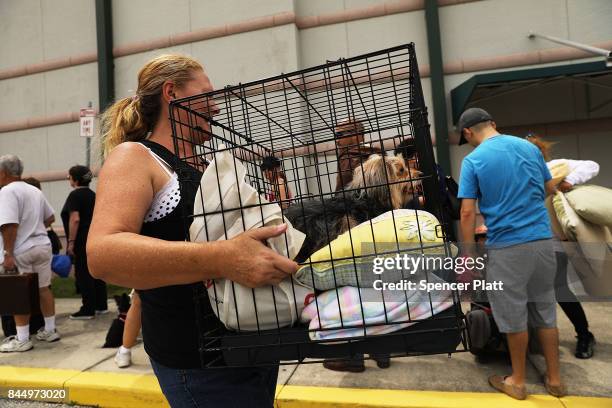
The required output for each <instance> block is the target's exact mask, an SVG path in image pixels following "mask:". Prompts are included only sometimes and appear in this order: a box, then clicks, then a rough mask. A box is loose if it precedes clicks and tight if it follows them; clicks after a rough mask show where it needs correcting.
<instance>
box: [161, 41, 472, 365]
mask: <svg viewBox="0 0 612 408" xmlns="http://www.w3.org/2000/svg"><path fill="white" fill-rule="evenodd" d="M170 116H171V122H172V127H173V137H174V147H175V150H176V152H177V153H178V154H180V155H181V156H183V157H184V158H185V159H184V160H185V161H186V162H187V163H188V164H190V165H191V166H193V167H196V168H198V169H200V170H201V171H202V172H203V176H202V179H201V180H190V182H192V183H194V184H193V188H194V189H198V193H197V194H196V197H195V205H194V210H193V216H186V217H185V232H186V239H187V240H192V241H214V240H218V239H230V238H232V237H234V236H236V235H237V234H239V233H241V232H243V231H245V230H250V229H252V228H256V227H259V226H263V225H274V224H279V223H283V222H289V223H290V227H289V229H288V231H287V232H286V233H285V234H283V235H281V236H279V237H277V238H274V239H270V240H268V241H267V244H268V245H269V246H270V247H272V248H273V249H275V250H276V251H278V252H280V253H282V254H284V255H286V256H288V257H291V258H293V259H295V260H296V261H298V262H299V264H300V269H299V271H298V273H297V274H296V275H295V276H294V277H288V278H286V279H285V280H283V281H282V282H281V283H280V284H279V285H276V286H266V287H261V288H247V287H245V286H242V285H239V284H237V283H234V282H231V281H227V280H222V279H221V280H215V281H209V282H204V283H203V285H202V286H201V287H200V288H199V289H197V290H196V291H195V292H196V293H195V294H194V296H195V299H196V305H197V309H198V310H197V316H198V327H199V332H200V352H201V356H202V364H203V365H204V366H214V365H218V364H219V363H221V364H225V365H231V366H252V365H265V364H274V363H276V362H279V361H280V362H283V363H285V362H286V363H295V362H297V361H306V362H317V361H321V359H346V358H351V357H354V356H356V355H360V354H369V355H371V356H376V355H384V356H387V355H389V356H406V355H422V354H439V353H453V352H456V351H465V350H467V333H466V324H465V318H464V315H463V313H462V311H461V306H460V302H459V297H458V293H456V292H454V291H444V290H439V291H438V290H429V288H428V289H427V290H425V289H415V288H414V287H412V288H410V287H405V286H404V287H400V286H398V285H397V283H398V282H400V283H401V282H407V280H411V279H412V281H413V282H414V284H415V285H417V284H420V282H425V284H424V285H426V284H430V283H431V284H432V285H433V284H435V283H441V282H444V281H453V280H454V273H452V271H450V272H449V271H448V270H443V269H442V268H441V267H439V266H438V267H435V266H434V267H433V268H432V269H431V270H429V269H428V268H426V267H424V266H423V265H424V264H422V265H421V267H420V268H416V267H414V268H413V269H412V270H410V269H409V268H407V266H406V265H407V264H406V263H405V262H404V264H403V266H401V265H400V263H401V260H402V259H403V260H404V261H406V260H407V259H408V258H410V259H417V258H422V259H423V260H425V259H429V260H432V259H442V258H446V259H448V258H449V257H450V258H452V257H453V256H454V255H456V252H454V251H453V245H452V244H451V243H450V242H449V241H448V239H447V234H446V231H447V228H448V226H447V225H445V224H444V222H442V220H443V213H442V208H441V204H440V202H441V200H440V190H439V181H438V176H437V174H438V173H437V168H436V164H435V161H434V155H433V148H432V142H431V137H430V134H429V124H428V122H427V108H426V106H425V103H424V99H423V93H422V89H421V82H420V78H419V71H418V66H417V60H416V56H415V50H414V44H408V45H403V46H398V47H394V48H390V49H386V50H382V51H378V52H373V53H369V54H365V55H361V56H358V57H353V58H342V59H339V60H337V61H328V62H327V63H326V64H324V65H320V66H317V67H314V68H309V69H304V70H301V71H297V72H293V73H289V74H281V75H279V76H276V77H272V78H268V79H264V80H260V81H255V82H250V83H246V84H240V85H236V86H228V87H226V88H223V89H220V90H217V91H213V92H209V93H206V94H202V95H196V96H192V97H188V98H183V99H180V100H176V101H174V102H173V103H172V105H171V108H170ZM400 153H401V154H400ZM179 177H182V175H181V174H179ZM184 181H185V180H184ZM188 210H189V209H186V214H188V213H191V211H188ZM402 257H403V258H402ZM389 259H391V260H393V259H395V260H397V261H398V263H395V264H394V266H390V265H391V263H392V262H393V261H388V262H389V263H388V264H386V263H385V262H386V261H387V260H389ZM406 262H407V261H406ZM383 264H384V265H387V266H389V268H386V269H384V270H383V269H381V268H382V267H383ZM434 264H435V262H434ZM413 265H414V264H413ZM383 272H384V273H383ZM381 277H383V279H381ZM417 277H419V279H417ZM386 282H388V283H391V284H394V283H395V284H396V286H395V287H391V286H386V287H383V285H384V283H386ZM432 287H433V286H432ZM398 288H399V289H398ZM380 289H385V290H380ZM208 302H210V305H211V308H212V310H213V312H212V313H211V312H210V309H211V308H208V307H207V305H208ZM207 311H208V312H207ZM221 360H223V362H222V361H221Z"/></svg>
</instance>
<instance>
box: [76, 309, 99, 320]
mask: <svg viewBox="0 0 612 408" xmlns="http://www.w3.org/2000/svg"><path fill="white" fill-rule="evenodd" d="M94 317H96V315H95V313H89V312H85V311H84V310H83V309H80V310H79V311H78V312H76V313H73V314H71V315H70V319H72V320H91V319H93V318H94Z"/></svg>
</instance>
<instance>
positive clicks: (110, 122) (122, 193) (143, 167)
mask: <svg viewBox="0 0 612 408" xmlns="http://www.w3.org/2000/svg"><path fill="white" fill-rule="evenodd" d="M210 91H212V85H211V83H210V80H209V79H208V76H207V75H206V73H205V72H204V69H203V68H202V65H201V64H200V63H199V62H197V61H196V60H194V59H193V58H191V57H188V56H184V55H177V54H169V55H160V56H158V57H156V58H154V59H153V60H151V61H149V62H148V63H147V64H146V65H145V66H144V67H143V68H142V69H141V70H140V72H139V73H138V88H137V90H136V95H134V96H133V97H127V98H123V99H120V100H118V101H117V102H115V104H113V105H112V106H110V107H109V108H108V109H107V110H106V111H105V112H104V114H103V115H102V118H101V133H102V135H101V136H102V143H101V144H102V148H103V156H104V157H105V161H104V166H103V167H102V169H101V171H100V175H99V179H98V189H97V197H96V208H95V211H94V217H93V221H92V224H91V230H90V234H89V240H88V243H87V255H88V259H89V267H90V270H91V272H92V274H93V275H94V276H95V277H96V278H100V279H103V280H105V281H106V282H109V283H113V284H117V285H120V286H123V287H132V288H135V289H136V290H137V292H138V294H139V296H140V300H141V307H142V314H141V316H142V336H143V340H144V347H145V351H146V352H147V354H148V355H149V358H150V360H151V365H152V367H153V371H154V372H155V375H156V376H157V379H158V381H159V384H160V386H161V389H162V392H163V393H164V395H165V397H166V399H167V400H168V402H169V403H170V405H171V406H172V407H204V406H206V407H223V408H225V407H255V408H258V407H267V408H270V407H272V406H273V404H274V393H275V387H276V380H277V376H278V366H273V367H246V368H230V367H225V368H222V369H214V368H202V365H203V364H207V363H209V362H215V361H220V362H219V364H223V357H222V355H221V354H220V353H206V354H205V355H203V356H200V353H199V344H198V341H199V333H201V332H200V331H199V330H198V321H197V320H196V317H197V314H196V303H195V301H194V291H195V292H197V291H201V290H203V291H204V292H206V290H205V289H204V283H203V282H204V281H206V280H208V279H217V278H226V279H230V280H232V281H234V282H237V283H240V284H242V285H245V286H248V287H251V288H254V287H259V286H263V285H269V284H277V283H279V282H280V281H281V280H283V279H284V278H286V277H287V276H289V275H291V274H293V273H295V272H296V271H297V263H295V262H294V261H292V260H290V259H288V258H286V257H283V256H281V255H279V254H278V253H276V252H274V251H273V250H272V249H270V248H268V247H267V246H266V245H264V243H263V242H262V241H265V240H266V239H268V238H271V237H275V236H278V235H280V234H282V233H283V232H284V231H285V230H286V228H287V226H286V224H283V225H280V226H273V227H263V228H258V229H254V230H250V231H248V232H245V233H243V234H241V235H239V236H237V237H235V238H233V239H230V240H227V241H215V242H203V243H202V242H198V243H195V242H186V241H187V240H186V239H187V238H188V236H186V230H188V229H189V225H188V224H189V222H188V220H190V219H191V215H193V203H194V200H195V196H196V191H197V188H198V187H199V184H200V178H201V177H202V173H201V172H200V171H199V170H198V169H196V168H194V167H192V166H190V165H189V164H188V163H187V162H186V161H185V160H183V158H184V157H186V156H191V157H193V155H194V151H193V145H191V144H188V145H185V144H179V147H182V148H183V149H182V150H180V151H179V152H176V153H175V152H174V146H173V139H172V127H171V123H170V120H169V118H168V116H169V115H168V112H169V109H170V102H171V101H172V100H174V99H175V98H186V97H189V96H192V95H196V94H201V93H206V92H210ZM172 109H175V110H174V111H173V113H174V114H176V115H178V116H177V118H178V121H179V124H175V125H174V126H175V130H176V132H177V134H182V135H189V136H188V137H190V138H193V139H194V140H196V142H197V143H204V142H205V141H207V140H208V139H209V135H210V130H211V127H210V123H209V121H208V120H207V118H209V117H212V116H214V115H215V114H217V113H218V111H219V108H218V107H217V105H216V104H215V103H214V101H213V100H210V101H209V103H208V104H206V106H201V105H198V107H197V108H196V109H198V111H199V113H200V114H201V116H199V117H198V118H197V119H195V120H194V121H193V122H197V123H193V122H192V121H189V120H187V118H186V117H185V114H184V113H183V112H181V111H180V110H179V109H178V108H172ZM181 123H182V124H181ZM188 123H189V124H190V125H191V126H189V125H187V124H188ZM179 174H180V175H181V177H178V175H179ZM205 299H206V300H205V301H203V302H201V303H200V305H199V307H201V309H202V310H201V313H202V314H209V315H212V314H213V313H212V307H211V306H210V302H209V301H208V298H207V297H206V298H205ZM203 300H204V299H203ZM200 323H202V326H203V327H201V328H200V330H202V331H204V330H206V331H208V330H216V329H221V328H222V326H221V322H219V321H218V320H216V321H215V322H210V323H205V322H200ZM200 357H203V360H205V361H201V360H200ZM209 359H210V360H209Z"/></svg>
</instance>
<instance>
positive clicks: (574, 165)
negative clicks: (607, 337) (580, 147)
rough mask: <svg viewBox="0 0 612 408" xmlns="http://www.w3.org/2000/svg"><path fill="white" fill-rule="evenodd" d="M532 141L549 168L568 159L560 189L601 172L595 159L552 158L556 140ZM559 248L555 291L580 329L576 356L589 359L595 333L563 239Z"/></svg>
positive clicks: (556, 250) (562, 189)
mask: <svg viewBox="0 0 612 408" xmlns="http://www.w3.org/2000/svg"><path fill="white" fill-rule="evenodd" d="M525 139H527V140H528V141H530V142H531V143H533V144H534V145H536V146H537V147H538V148H539V149H540V151H541V152H542V155H543V156H544V160H546V165H547V166H548V168H549V169H552V168H554V167H555V166H556V165H558V164H561V163H564V164H566V165H567V166H568V168H569V174H568V175H567V176H566V177H565V179H563V180H562V181H561V182H560V183H559V184H558V185H557V189H558V190H559V191H561V192H563V193H566V192H568V191H570V190H571V189H572V188H573V187H574V186H575V185H578V184H584V183H586V182H587V181H589V180H590V179H592V178H593V177H595V176H597V174H599V164H597V163H595V162H594V161H591V160H570V159H556V160H551V159H550V149H551V147H552V146H553V144H554V143H551V142H547V141H545V140H543V139H542V138H540V137H538V136H535V135H532V134H529V135H527V136H526V137H525ZM555 252H556V256H557V274H556V276H555V294H556V296H557V302H558V303H559V306H561V309H562V310H563V313H565V315H566V316H567V318H568V319H569V320H570V322H572V325H574V330H576V339H577V340H578V341H577V342H576V351H575V352H574V355H575V356H576V358H580V359H587V358H591V357H593V352H594V350H593V349H594V346H595V336H593V333H591V332H590V331H589V322H588V320H587V317H586V314H585V313H584V309H583V308H582V305H581V304H580V302H579V301H578V298H576V295H574V293H573V292H572V291H571V289H570V288H569V286H568V284H567V264H568V259H567V255H566V254H565V251H564V250H563V247H562V246H561V245H560V242H559V239H558V238H557V239H556V242H555Z"/></svg>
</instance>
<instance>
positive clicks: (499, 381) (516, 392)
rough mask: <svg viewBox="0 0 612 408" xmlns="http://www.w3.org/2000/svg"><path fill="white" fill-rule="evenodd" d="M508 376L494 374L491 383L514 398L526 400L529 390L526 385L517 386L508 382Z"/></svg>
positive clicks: (490, 379)
mask: <svg viewBox="0 0 612 408" xmlns="http://www.w3.org/2000/svg"><path fill="white" fill-rule="evenodd" d="M506 378H508V377H507V376H506V377H504V376H501V375H492V376H490V377H489V384H491V387H493V388H495V389H496V390H497V391H500V392H503V393H504V394H506V395H508V396H510V397H512V398H514V399H517V400H524V399H525V398H527V390H526V388H525V386H524V385H523V386H522V387H517V386H516V385H514V384H512V385H510V384H506V382H505V380H506Z"/></svg>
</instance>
